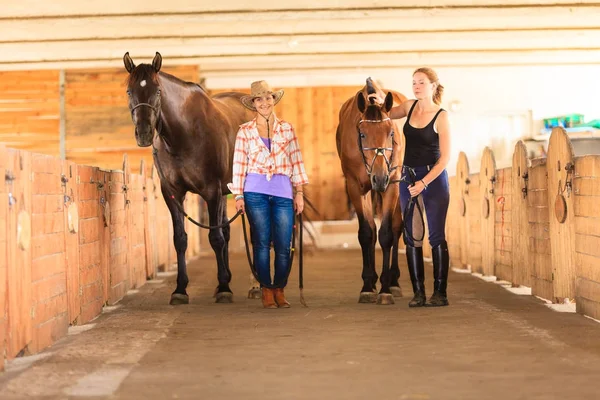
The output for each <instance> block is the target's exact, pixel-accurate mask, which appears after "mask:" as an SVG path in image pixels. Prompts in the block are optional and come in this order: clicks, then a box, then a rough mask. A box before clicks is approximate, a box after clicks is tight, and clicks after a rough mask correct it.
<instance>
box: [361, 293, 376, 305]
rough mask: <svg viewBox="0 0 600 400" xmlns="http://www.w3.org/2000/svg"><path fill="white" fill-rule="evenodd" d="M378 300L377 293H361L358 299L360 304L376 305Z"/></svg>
mask: <svg viewBox="0 0 600 400" xmlns="http://www.w3.org/2000/svg"><path fill="white" fill-rule="evenodd" d="M376 300H377V293H373V292H361V293H360V297H359V298H358V302H359V303H375V301H376Z"/></svg>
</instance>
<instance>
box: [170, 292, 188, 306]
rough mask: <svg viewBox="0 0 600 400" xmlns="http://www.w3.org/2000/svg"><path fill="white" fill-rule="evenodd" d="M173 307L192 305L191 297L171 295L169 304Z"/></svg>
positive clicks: (179, 294) (177, 294)
mask: <svg viewBox="0 0 600 400" xmlns="http://www.w3.org/2000/svg"><path fill="white" fill-rule="evenodd" d="M169 304H170V305H172V306H178V305H181V304H190V296H188V295H187V294H181V293H173V294H172V295H171V301H170V302H169Z"/></svg>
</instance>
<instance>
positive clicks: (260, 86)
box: [240, 81, 283, 111]
mask: <svg viewBox="0 0 600 400" xmlns="http://www.w3.org/2000/svg"><path fill="white" fill-rule="evenodd" d="M267 94H272V95H273V100H274V101H275V103H274V104H273V105H276V104H277V103H279V100H281V98H282V97H283V89H281V90H277V91H276V92H274V91H272V90H271V87H270V86H269V84H268V83H267V82H265V81H256V82H252V85H251V86H250V94H249V95H246V96H242V97H241V98H240V101H241V102H242V104H243V105H244V107H246V108H247V109H249V110H252V111H256V107H254V104H253V103H252V100H254V99H255V98H257V97H262V96H264V95H267Z"/></svg>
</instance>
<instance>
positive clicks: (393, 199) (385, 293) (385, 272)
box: [377, 187, 398, 305]
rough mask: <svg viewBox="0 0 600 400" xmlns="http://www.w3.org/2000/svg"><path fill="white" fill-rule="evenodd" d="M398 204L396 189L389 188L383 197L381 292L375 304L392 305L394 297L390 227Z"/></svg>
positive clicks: (380, 231) (392, 237) (391, 234)
mask: <svg viewBox="0 0 600 400" xmlns="http://www.w3.org/2000/svg"><path fill="white" fill-rule="evenodd" d="M397 203H398V188H397V187H389V188H388V190H387V191H386V192H385V194H384V196H383V204H382V214H383V215H382V218H381V228H380V229H379V244H380V246H381V250H382V252H383V266H382V269H381V290H380V292H379V295H378V296H377V304H382V305H387V304H394V296H393V295H392V292H391V290H390V283H391V271H390V253H391V250H392V246H393V245H394V236H395V234H394V233H395V232H394V229H393V227H392V225H393V219H392V217H393V215H394V211H395V209H396V204H397Z"/></svg>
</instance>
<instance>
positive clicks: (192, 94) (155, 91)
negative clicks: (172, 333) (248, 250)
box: [123, 53, 254, 304]
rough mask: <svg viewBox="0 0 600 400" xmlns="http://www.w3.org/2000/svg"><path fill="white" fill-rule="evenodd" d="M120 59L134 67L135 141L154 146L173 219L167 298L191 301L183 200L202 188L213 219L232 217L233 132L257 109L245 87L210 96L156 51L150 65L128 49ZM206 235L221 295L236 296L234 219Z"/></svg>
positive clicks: (130, 88)
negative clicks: (247, 102) (246, 102)
mask: <svg viewBox="0 0 600 400" xmlns="http://www.w3.org/2000/svg"><path fill="white" fill-rule="evenodd" d="M123 62H124V64H125V69H127V71H128V72H129V79H128V81H127V94H128V96H129V109H130V110H131V118H132V120H133V123H134V125H135V138H136V140H137V144H138V146H141V147H147V146H153V148H154V151H153V154H154V163H155V165H156V167H157V169H158V170H159V172H160V173H159V175H161V182H160V183H161V190H162V194H163V197H164V199H165V202H166V203H167V206H168V207H169V211H170V212H171V217H172V219H173V228H174V229H173V230H174V237H173V240H174V245H175V249H176V251H177V287H176V288H175V291H174V292H173V294H172V295H171V301H170V304H187V303H188V302H189V296H188V294H187V292H186V287H187V285H188V276H187V270H186V260H185V251H186V249H187V234H186V232H185V229H184V224H183V221H184V215H183V213H182V212H181V211H180V210H181V209H180V207H179V206H178V204H179V205H181V204H182V202H183V199H184V197H185V194H186V193H187V192H192V193H196V194H199V195H200V196H202V198H203V199H204V200H205V201H206V204H207V206H208V214H209V223H210V225H211V226H217V225H221V224H223V223H224V222H226V221H227V214H226V209H227V207H226V200H225V197H224V196H225V195H227V194H228V193H229V189H228V188H227V183H228V182H231V174H232V162H233V150H234V145H235V137H236V134H237V131H238V128H239V125H241V124H243V123H244V122H247V121H250V120H251V119H252V118H254V115H253V114H252V112H251V111H249V110H247V109H246V108H244V107H243V106H242V104H241V103H240V100H239V99H240V97H241V96H243V95H244V94H243V93H221V94H217V95H215V96H214V97H212V98H211V97H210V96H208V95H207V94H206V92H204V90H203V89H202V88H201V87H200V86H199V85H198V84H195V83H190V82H184V81H182V80H180V79H178V78H176V77H174V76H172V75H169V74H167V73H164V72H161V71H160V68H161V65H162V57H161V55H160V54H159V53H156V56H155V57H154V60H153V61H152V64H151V65H150V64H140V65H138V66H136V65H135V64H134V63H133V60H132V59H131V57H130V56H129V53H125V56H124V57H123ZM155 132H156V135H155ZM177 203H178V204H177ZM208 237H209V241H210V245H211V247H212V248H213V250H214V252H215V255H216V258H217V268H218V271H217V276H218V286H217V289H216V301H217V302H223V303H225V302H231V301H232V299H233V294H232V292H231V289H230V287H229V282H230V281H231V271H230V270H229V257H228V243H229V225H226V226H224V227H223V228H219V229H211V230H210V232H209V234H208Z"/></svg>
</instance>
